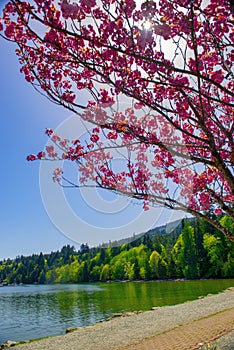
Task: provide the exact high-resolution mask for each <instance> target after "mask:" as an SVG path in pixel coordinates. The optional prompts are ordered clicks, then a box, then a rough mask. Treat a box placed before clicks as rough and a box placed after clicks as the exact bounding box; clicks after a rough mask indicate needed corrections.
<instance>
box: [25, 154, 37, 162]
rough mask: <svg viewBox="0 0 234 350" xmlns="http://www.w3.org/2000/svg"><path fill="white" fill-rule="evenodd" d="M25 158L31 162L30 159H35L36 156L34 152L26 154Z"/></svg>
mask: <svg viewBox="0 0 234 350" xmlns="http://www.w3.org/2000/svg"><path fill="white" fill-rule="evenodd" d="M26 159H27V161H28V162H32V161H34V160H36V159H37V157H36V156H35V154H30V155H29V156H27V158H26Z"/></svg>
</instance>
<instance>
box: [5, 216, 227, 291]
mask: <svg viewBox="0 0 234 350" xmlns="http://www.w3.org/2000/svg"><path fill="white" fill-rule="evenodd" d="M221 222H222V225H225V226H229V228H230V227H231V229H232V230H233V222H232V221H231V219H230V218H228V217H223V218H222V219H221ZM233 248H234V243H233V242H230V241H229V240H228V239H227V238H226V237H225V236H224V235H223V234H222V233H221V232H219V231H217V230H216V229H214V227H213V226H211V225H209V224H207V223H206V222H204V221H201V220H192V221H183V223H182V226H181V229H180V231H179V230H178V229H177V230H174V231H173V232H171V233H170V234H168V233H164V234H163V233H152V232H150V234H149V233H148V234H145V235H143V236H142V237H141V238H139V239H137V240H135V241H133V242H131V243H125V244H122V245H121V246H115V247H111V246H110V247H107V248H102V247H98V248H89V247H88V245H86V244H83V245H81V247H80V250H79V251H78V252H77V251H76V250H75V248H74V247H71V246H69V245H67V246H64V247H63V248H62V249H61V251H57V252H51V253H50V254H42V253H40V254H39V255H36V254H34V255H32V256H28V257H24V256H20V257H17V258H16V259H14V260H11V259H7V260H4V261H1V262H0V279H1V280H4V281H5V282H7V283H26V284H27V283H77V282H90V281H107V280H151V279H166V278H203V277H207V278H209V277H215V278H219V277H234V249H233Z"/></svg>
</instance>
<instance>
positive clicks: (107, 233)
mask: <svg viewBox="0 0 234 350" xmlns="http://www.w3.org/2000/svg"><path fill="white" fill-rule="evenodd" d="M4 3H6V2H5V1H0V10H2V8H3V5H4ZM0 50H1V51H0V52H1V55H0V71H1V72H0V73H1V74H0V76H1V83H0V103H1V138H0V143H1V172H0V181H1V182H0V184H1V210H0V260H1V259H3V258H8V257H11V258H14V257H15V256H17V255H21V254H23V255H30V254H32V253H40V252H41V251H42V252H50V251H51V250H57V249H60V248H61V247H62V246H63V245H65V244H75V246H76V247H79V244H80V243H86V242H88V243H89V244H90V245H97V244H100V243H102V242H106V241H109V240H112V241H113V240H115V239H120V238H123V237H129V236H131V235H133V234H134V233H140V232H144V231H147V230H148V229H150V228H152V227H155V226H158V225H160V224H162V223H165V222H167V221H170V220H175V219H177V217H171V212H170V213H169V212H168V211H165V210H164V211H163V210H159V211H156V210H155V209H152V210H150V211H148V212H145V213H144V212H143V211H142V209H141V207H140V206H139V205H136V204H132V203H130V202H129V200H127V199H126V198H123V197H121V198H120V197H115V196H112V195H109V194H104V193H101V192H97V191H86V192H84V191H83V192H82V191H81V192H78V191H77V190H74V189H73V190H67V191H65V192H61V190H60V189H59V187H58V186H56V185H55V184H54V183H53V182H52V181H51V176H50V174H51V171H52V170H53V167H54V165H51V164H50V165H44V168H42V171H41V174H42V176H41V179H40V175H39V166H40V164H39V162H33V163H29V162H27V161H26V156H27V155H28V154H30V153H37V152H38V151H40V150H42V149H43V148H44V146H45V144H46V142H47V137H46V135H45V134H44V131H45V128H47V127H49V128H53V129H56V128H57V127H59V128H60V129H62V130H63V131H64V130H66V128H68V129H69V130H70V131H71V129H72V130H73V131H74V129H75V127H74V126H73V124H72V123H74V120H75V123H76V120H77V119H74V116H71V113H70V112H69V111H66V110H65V109H63V108H62V107H59V106H56V105H54V104H52V103H51V102H49V101H48V100H47V99H46V98H44V97H42V96H41V95H40V94H38V93H37V92H36V91H35V90H34V89H33V88H32V86H31V85H30V84H28V83H27V82H26V81H25V80H24V77H23V75H22V74H20V73H19V68H20V67H19V64H18V61H17V57H16V55H15V53H14V50H15V47H14V45H13V44H11V43H8V42H6V41H4V40H2V39H0ZM61 123H62V124H61ZM59 125H60V126H59ZM75 125H76V124H75ZM80 132H81V131H80V130H79V134H80ZM66 136H67V135H66ZM47 164H48V163H47ZM51 166H52V168H51ZM48 168H49V173H48ZM69 171H70V170H69ZM74 174H75V176H76V172H75V173H74ZM73 176H74V175H73ZM39 180H40V184H39ZM41 193H42V196H41ZM43 202H44V205H43Z"/></svg>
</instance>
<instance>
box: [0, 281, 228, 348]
mask: <svg viewBox="0 0 234 350" xmlns="http://www.w3.org/2000/svg"><path fill="white" fill-rule="evenodd" d="M231 286H234V279H229V280H202V281H174V282H173V281H165V282H139V283H138V282H126V283H103V284H101V283H100V284H99V283H97V284H76V285H25V286H15V287H11V286H6V287H2V288H0V320H1V321H0V344H1V343H3V342H4V341H6V340H9V339H10V340H16V341H17V340H22V339H25V340H26V339H31V338H39V337H45V336H48V335H57V334H64V333H65V329H66V328H69V327H81V326H87V325H91V324H94V323H95V322H97V321H100V320H102V319H105V318H107V317H108V316H110V315H111V314H113V313H116V312H123V311H134V310H143V311H144V310H149V309H150V308H151V307H153V306H163V305H173V304H179V303H183V302H185V301H187V300H193V299H196V298H197V297H198V296H201V295H207V294H208V293H212V294H213V293H218V292H220V291H222V290H224V289H226V288H228V287H231Z"/></svg>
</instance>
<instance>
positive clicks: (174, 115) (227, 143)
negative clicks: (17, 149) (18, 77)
mask: <svg viewBox="0 0 234 350" xmlns="http://www.w3.org/2000/svg"><path fill="white" fill-rule="evenodd" d="M146 22H149V23H150V26H149V28H148V27H146V26H144V24H145V23H146ZM36 24H37V25H36ZM38 27H39V28H40V29H38ZM0 30H1V32H2V33H3V35H4V36H5V37H6V38H7V39H9V40H11V41H14V42H16V43H17V45H18V48H17V55H18V57H19V61H20V64H21V72H22V73H23V74H24V75H25V78H26V80H27V81H28V82H30V83H31V84H32V85H34V86H35V87H36V88H37V89H39V88H40V89H41V90H42V92H43V94H47V96H48V97H49V98H50V99H51V100H52V101H54V102H55V103H57V104H60V105H62V106H64V107H66V108H68V109H69V110H70V111H73V112H76V113H78V114H82V116H81V117H82V119H83V120H84V121H88V122H91V123H93V124H94V125H95V126H96V127H95V128H94V130H93V131H92V132H91V134H90V135H89V137H88V140H86V143H83V144H82V143H81V142H80V141H79V140H75V141H68V140H65V139H62V138H61V137H60V136H59V135H54V133H53V131H50V130H47V134H48V136H49V137H50V138H51V140H52V143H53V144H52V145H51V146H48V147H47V148H46V150H45V151H43V152H40V153H39V154H38V155H30V156H28V160H29V161H32V160H36V159H57V158H60V157H62V159H66V160H71V161H73V162H76V163H77V164H78V169H79V171H80V174H81V182H85V181H94V182H96V183H97V184H98V185H99V186H101V187H105V188H108V189H111V190H114V191H117V192H120V193H123V194H126V195H129V196H132V197H135V198H138V199H141V200H142V201H143V205H144V208H145V209H147V208H148V204H149V203H151V204H154V203H159V204H164V205H167V206H168V207H170V208H173V207H176V208H177V209H182V210H187V211H189V212H190V213H192V214H196V213H198V214H200V215H203V214H204V212H206V211H208V210H209V208H210V207H214V208H215V210H216V213H219V214H220V213H221V212H225V213H227V214H228V215H231V216H233V199H234V197H233V194H234V180H233V174H234V173H233V161H234V157H233V150H234V143H233V131H234V126H233V125H234V118H233V110H234V94H233V91H234V81H233V61H234V50H233V45H232V44H233V41H234V32H233V16H232V12H231V7H230V5H229V2H228V1H226V0H209V1H205V0H193V1H189V0H187V1H181V0H175V1H169V0H164V1H161V0H160V1H157V2H156V1H153V0H150V1H144V2H142V4H141V8H140V9H139V6H138V4H137V3H136V2H135V1H134V0H121V1H114V0H100V1H95V0H79V1H76V2H73V1H69V0H62V1H61V3H60V5H58V4H57V2H56V1H53V0H46V1H40V0H35V1H34V2H33V4H31V3H30V4H28V3H26V2H23V1H20V0H13V1H11V2H9V3H8V4H7V5H6V7H5V10H4V14H3V18H2V19H1V21H0ZM167 48H170V51H169V49H167ZM167 51H169V52H167ZM84 90H85V91H86V92H87V93H88V94H89V96H90V98H89V101H88V103H83V102H82V101H83V95H82V93H83V91H84ZM123 96H124V97H125V98H126V99H127V100H128V102H129V106H130V107H128V108H125V109H124V110H120V109H118V108H117V109H116V110H115V109H114V106H115V103H116V102H118V101H120V100H121V98H122V97H123ZM81 109H82V110H83V113H80V110H81ZM103 138H105V141H106V142H107V146H106V143H104V142H103ZM56 145H57V146H58V147H60V149H61V148H62V149H63V153H62V156H61V155H60V154H59V153H58V151H57V150H56V147H55V146H56ZM116 148H117V149H118V148H119V149H125V150H126V153H125V156H124V157H123V159H124V161H125V166H123V169H121V170H119V169H117V170H116V171H114V170H113V167H112V165H111V163H112V150H114V149H116ZM126 154H127V156H126ZM178 162H179V164H178ZM56 174H57V175H56V176H55V178H59V176H60V175H61V173H60V172H59V171H57V172H56ZM171 186H174V187H172V188H176V189H175V190H174V193H176V194H177V195H178V198H180V199H177V197H176V196H175V195H174V194H172V193H171V192H170V187H171ZM181 198H183V200H182V199H181Z"/></svg>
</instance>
